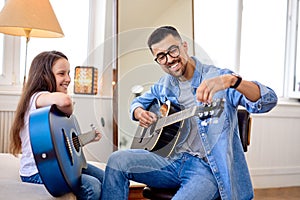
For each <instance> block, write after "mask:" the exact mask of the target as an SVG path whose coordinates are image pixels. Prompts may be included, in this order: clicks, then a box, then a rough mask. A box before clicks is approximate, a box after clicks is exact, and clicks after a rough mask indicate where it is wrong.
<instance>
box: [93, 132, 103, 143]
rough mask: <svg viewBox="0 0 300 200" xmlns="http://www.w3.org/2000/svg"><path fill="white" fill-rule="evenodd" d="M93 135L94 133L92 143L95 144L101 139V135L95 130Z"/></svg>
mask: <svg viewBox="0 0 300 200" xmlns="http://www.w3.org/2000/svg"><path fill="white" fill-rule="evenodd" d="M95 133H96V136H95V138H94V140H93V142H97V141H99V140H100V139H101V138H102V134H101V133H100V131H98V130H95Z"/></svg>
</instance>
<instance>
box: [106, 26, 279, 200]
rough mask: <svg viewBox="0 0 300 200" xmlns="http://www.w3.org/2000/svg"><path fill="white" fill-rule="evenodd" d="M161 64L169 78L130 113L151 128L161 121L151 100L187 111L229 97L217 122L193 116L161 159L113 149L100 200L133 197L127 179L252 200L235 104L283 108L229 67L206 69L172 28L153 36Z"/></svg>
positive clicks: (186, 193) (179, 198)
mask: <svg viewBox="0 0 300 200" xmlns="http://www.w3.org/2000/svg"><path fill="white" fill-rule="evenodd" d="M148 46H149V48H150V50H151V52H152V54H153V56H154V57H155V59H154V60H155V61H156V62H157V63H158V64H159V65H160V67H161V68H162V69H163V70H164V71H165V72H166V73H167V74H166V75H165V76H163V77H162V78H161V79H160V80H159V81H158V82H157V83H156V84H154V85H153V86H152V87H151V90H150V91H148V92H146V93H145V94H143V95H142V96H139V97H137V98H135V99H134V100H133V102H132V104H131V109H130V112H131V116H132V118H133V119H134V120H138V121H139V124H140V126H142V127H145V128H148V127H149V126H150V125H151V124H153V123H154V122H155V121H156V120H157V119H158V117H157V116H156V115H155V114H154V113H153V112H150V111H149V110H148V108H149V106H150V105H151V103H152V102H153V100H155V99H156V100H159V101H160V102H161V103H165V102H166V101H167V100H169V101H171V103H172V104H174V105H177V106H180V107H181V108H189V107H191V106H195V105H197V106H201V105H202V106H203V105H206V104H210V103H212V102H214V101H215V100H217V99H224V100H225V101H224V109H223V112H222V114H221V115H220V116H219V117H218V120H217V122H213V120H210V119H202V118H199V117H191V118H189V119H188V120H185V121H187V123H184V124H185V125H184V126H183V127H182V129H180V137H179V139H178V142H177V143H176V147H175V149H174V151H173V152H172V154H171V155H170V156H167V157H162V156H160V155H158V154H156V153H155V152H149V151H147V150H143V149H130V150H123V151H117V152H114V153H113V154H112V155H111V156H110V158H109V161H108V163H107V168H106V171H105V178H104V184H103V193H102V199H127V196H128V191H129V190H128V185H129V180H134V181H137V182H141V183H145V184H147V185H148V186H150V187H158V188H179V189H178V191H177V193H176V194H175V196H174V197H173V199H174V200H175V199H176V200H183V199H185V200H186V199H197V200H199V199H203V200H209V199H216V198H220V197H221V198H222V199H238V200H242V199H252V198H253V188H252V184H251V180H250V175H249V171H248V167H247V163H246V160H245V157H244V152H243V148H242V145H241V142H240V139H239V136H238V135H239V133H238V124H237V107H238V106H239V105H241V106H244V107H245V108H246V109H247V111H248V112H251V113H264V112H268V111H270V110H271V109H272V108H273V107H274V106H275V105H276V104H277V96H276V94H275V92H274V91H273V90H272V89H270V88H268V87H266V86H264V85H262V84H261V83H258V82H254V81H253V82H251V81H246V80H243V79H242V78H241V77H240V76H238V75H237V74H234V73H233V72H232V71H230V70H228V69H219V68H217V67H215V66H212V65H205V64H202V63H201V62H200V61H199V60H198V59H197V58H195V57H190V56H189V55H188V53H187V52H188V45H187V43H186V42H185V41H182V39H181V37H180V35H179V33H178V32H177V30H176V29H175V28H174V27H170V26H163V27H160V28H158V29H156V30H155V31H154V32H153V33H152V34H151V35H150V37H149V40H148Z"/></svg>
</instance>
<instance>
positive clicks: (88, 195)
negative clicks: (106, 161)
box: [21, 164, 104, 200]
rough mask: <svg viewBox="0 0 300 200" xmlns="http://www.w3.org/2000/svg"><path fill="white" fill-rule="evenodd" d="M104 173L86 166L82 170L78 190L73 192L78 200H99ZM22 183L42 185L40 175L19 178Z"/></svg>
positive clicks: (91, 166) (96, 168) (93, 167)
mask: <svg viewBox="0 0 300 200" xmlns="http://www.w3.org/2000/svg"><path fill="white" fill-rule="evenodd" d="M103 177H104V171H103V170H101V169H99V168H98V167H95V166H93V165H90V164H88V167H87V169H82V175H81V185H80V190H79V191H77V192H76V191H75V192H74V194H75V195H76V197H77V199H78V200H85V199H86V200H99V199H100V195H101V186H102V180H103ZM21 180H22V181H23V182H28V183H37V184H43V181H42V179H41V176H40V174H38V173H37V174H34V175H32V176H29V177H25V176H21Z"/></svg>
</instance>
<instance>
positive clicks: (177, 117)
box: [155, 107, 196, 130]
mask: <svg viewBox="0 0 300 200" xmlns="http://www.w3.org/2000/svg"><path fill="white" fill-rule="evenodd" d="M195 112H196V107H191V108H188V109H185V110H182V111H179V112H176V113H174V114H172V115H169V116H167V117H162V118H160V119H159V120H158V121H157V123H156V127H155V129H156V130H159V129H161V128H163V127H165V126H169V125H171V124H174V123H177V122H180V121H182V120H184V119H187V118H190V117H192V116H194V115H195Z"/></svg>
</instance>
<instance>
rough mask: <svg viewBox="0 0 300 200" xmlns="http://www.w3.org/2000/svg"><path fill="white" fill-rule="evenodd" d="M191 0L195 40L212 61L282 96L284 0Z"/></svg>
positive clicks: (284, 36)
mask: <svg viewBox="0 0 300 200" xmlns="http://www.w3.org/2000/svg"><path fill="white" fill-rule="evenodd" d="M194 3H195V4H194V21H195V42H196V43H197V44H200V46H201V47H202V48H203V49H204V50H205V51H206V53H207V54H208V56H209V57H210V58H211V60H212V62H213V64H215V65H216V66H218V67H221V68H229V69H232V70H234V71H236V72H237V73H240V74H241V75H242V76H243V77H244V78H245V79H247V80H257V81H259V82H261V83H263V84H266V85H267V86H270V87H271V88H273V89H274V90H275V92H276V93H277V95H278V96H283V94H284V93H283V89H284V87H283V85H284V72H285V67H284V63H285V45H286V44H285V40H286V35H285V34H286V15H287V1H273V0H263V1H262V0H244V1H242V0H235V1H222V0H211V1H207V0H195V1H194ZM196 55H197V50H196Z"/></svg>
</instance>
